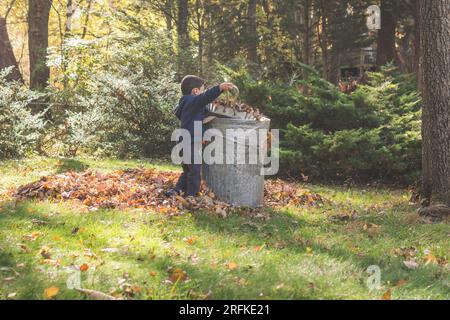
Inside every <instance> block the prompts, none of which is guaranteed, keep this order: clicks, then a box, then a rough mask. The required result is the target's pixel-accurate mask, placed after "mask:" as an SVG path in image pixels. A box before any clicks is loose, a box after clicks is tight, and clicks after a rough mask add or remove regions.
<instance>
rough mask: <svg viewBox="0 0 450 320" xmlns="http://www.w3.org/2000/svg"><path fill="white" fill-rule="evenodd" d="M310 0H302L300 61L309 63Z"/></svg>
mask: <svg viewBox="0 0 450 320" xmlns="http://www.w3.org/2000/svg"><path fill="white" fill-rule="evenodd" d="M310 9H311V0H304V1H303V20H304V21H303V50H302V62H303V63H304V64H308V65H309V64H310V56H311V30H310V28H311V21H310V20H311V19H310V13H311V12H310Z"/></svg>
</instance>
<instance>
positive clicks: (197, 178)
mask: <svg viewBox="0 0 450 320" xmlns="http://www.w3.org/2000/svg"><path fill="white" fill-rule="evenodd" d="M234 87H235V85H234V84H232V83H222V84H221V85H218V86H215V87H213V88H211V89H209V90H206V91H205V81H204V80H203V79H201V78H199V77H197V76H186V77H184V79H183V81H182V82H181V91H182V93H183V97H182V98H181V99H180V102H179V104H178V107H177V108H176V109H175V114H176V116H177V117H178V119H180V121H181V128H182V129H186V130H188V131H189V133H190V135H191V162H190V163H184V164H183V173H182V175H181V177H180V179H179V180H178V183H177V185H176V187H175V189H171V190H169V191H168V192H167V193H166V195H167V196H174V195H178V194H180V193H183V194H184V195H186V196H188V197H189V196H192V197H195V196H197V195H198V193H199V191H200V184H201V171H202V165H201V164H194V161H193V160H194V152H195V151H196V150H195V147H194V141H201V140H202V137H196V136H194V122H196V121H198V122H200V123H203V120H204V119H205V117H206V115H207V109H206V106H207V105H208V104H210V103H211V102H213V101H214V100H216V99H217V98H218V97H219V96H220V95H221V94H222V92H224V91H229V90H232V89H233V88H234ZM202 134H203V132H202Z"/></svg>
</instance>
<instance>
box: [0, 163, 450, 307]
mask: <svg viewBox="0 0 450 320" xmlns="http://www.w3.org/2000/svg"><path fill="white" fill-rule="evenodd" d="M1 165H2V166H1V168H0V190H2V189H3V190H4V189H8V188H12V187H17V186H19V185H22V184H24V183H28V182H31V181H35V180H37V179H39V178H40V177H41V176H43V175H49V174H55V173H61V172H65V171H68V170H85V169H92V170H98V171H111V170H117V169H123V168H136V167H140V166H143V167H146V168H155V167H156V168H158V169H159V170H177V169H178V168H177V167H174V166H171V165H167V164H164V163H163V162H161V161H156V162H155V161H150V160H140V161H131V160H130V161H119V160H95V159H72V160H68V159H44V158H38V159H29V160H21V161H8V162H4V163H1ZM308 187H309V188H310V189H312V190H313V191H315V192H319V193H320V194H322V195H323V196H324V197H326V198H327V199H330V200H332V201H333V204H327V205H325V206H323V207H320V208H309V207H305V208H294V207H292V208H285V209H282V210H281V209H280V210H272V209H266V210H265V211H266V212H265V216H267V217H268V219H263V218H249V217H243V216H236V215H235V216H231V217H229V218H226V219H223V218H220V217H218V216H217V215H211V214H208V213H205V212H192V213H189V214H186V215H183V216H179V217H168V216H164V215H160V214H156V213H153V212H148V211H144V210H127V211H120V210H99V211H97V212H87V211H86V210H83V208H80V207H79V206H77V205H76V204H75V203H71V202H65V203H51V202H42V201H28V202H21V203H14V202H10V201H7V200H4V201H3V202H0V268H1V269H0V299H6V298H7V297H8V295H9V294H12V293H16V295H15V296H14V298H15V299H45V298H46V297H45V295H44V290H45V289H46V288H49V287H52V286H56V287H58V288H59V289H60V291H59V294H58V295H57V296H56V297H55V298H56V299H85V298H86V297H85V296H84V295H83V294H81V293H79V292H77V291H74V290H71V289H69V288H68V287H67V284H66V281H67V279H68V277H69V276H71V275H73V274H74V271H73V268H74V267H78V266H80V265H82V264H87V265H88V266H89V269H88V270H87V271H85V272H82V273H81V285H82V287H83V288H86V289H94V290H98V291H102V292H105V293H110V292H113V291H115V294H117V295H119V294H120V295H123V296H127V294H126V293H125V290H126V288H131V289H129V290H132V291H134V295H133V296H132V297H130V298H133V299H380V298H381V297H382V296H383V294H384V293H385V292H386V291H388V290H389V289H391V290H392V299H449V297H450V273H449V265H448V263H447V264H445V263H441V264H434V263H429V264H428V265H426V256H425V255H426V250H429V251H430V252H431V253H432V255H433V256H435V257H436V258H438V259H439V260H440V261H441V262H442V261H444V260H448V259H449V256H448V255H449V251H450V250H449V248H450V243H449V238H450V237H449V236H450V228H449V226H448V223H441V224H433V225H431V224H423V223H421V222H420V220H419V218H418V216H417V214H416V213H415V209H416V208H415V207H414V206H412V205H410V204H409V203H408V199H409V196H408V194H407V192H406V191H404V190H387V189H379V188H378V189H376V188H367V189H366V190H362V189H361V188H344V187H335V186H315V185H309V186H308ZM0 199H1V198H0ZM349 213H352V214H353V213H354V214H356V215H357V218H356V220H353V221H342V222H340V221H335V220H331V219H329V218H330V216H334V215H340V214H349ZM370 223H372V224H376V225H378V226H379V228H377V229H376V230H375V231H373V232H372V231H371V229H369V230H365V228H364V225H367V224H370ZM37 232H39V236H38V237H37V238H36V239H35V240H34V241H32V240H30V239H27V238H26V237H25V236H27V235H30V234H33V233H37ZM44 246H47V247H49V248H50V250H51V251H50V254H51V258H52V259H55V260H59V266H54V265H48V264H45V263H43V258H42V256H41V255H40V253H39V251H40V249H41V248H42V247H44ZM410 247H413V248H415V249H417V255H416V257H415V259H416V261H417V263H418V264H419V266H418V268H417V269H414V270H411V269H408V268H407V267H406V266H405V265H404V264H403V261H405V260H408V259H407V258H404V257H402V256H401V254H399V251H400V249H401V248H410ZM105 248H114V249H116V250H115V251H113V252H105V251H102V249H105ZM85 250H89V251H85ZM85 252H92V253H93V254H95V256H94V257H90V256H89V255H85V254H84V253H85ZM371 265H377V266H379V267H380V269H381V288H379V289H375V290H369V289H368V287H367V284H366V282H367V279H368V276H369V274H368V273H367V272H366V270H367V268H368V267H369V266H371ZM171 267H173V268H180V269H181V270H183V271H185V272H186V274H187V276H188V279H187V280H186V281H178V282H176V283H171V282H170V281H168V279H169V276H170V275H169V272H168V270H169V269H170V268H171ZM230 267H231V268H230ZM399 281H400V282H401V283H403V285H402V286H397V284H398V283H399ZM123 283H126V285H125V286H122V287H121V285H120V284H123Z"/></svg>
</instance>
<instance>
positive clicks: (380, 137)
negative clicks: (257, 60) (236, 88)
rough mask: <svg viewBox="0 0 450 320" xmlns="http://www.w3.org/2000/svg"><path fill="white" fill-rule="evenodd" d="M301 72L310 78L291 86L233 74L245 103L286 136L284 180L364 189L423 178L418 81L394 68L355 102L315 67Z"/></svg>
mask: <svg viewBox="0 0 450 320" xmlns="http://www.w3.org/2000/svg"><path fill="white" fill-rule="evenodd" d="M225 70H226V69H225ZM301 70H302V71H301V72H298V74H303V75H304V76H303V78H301V79H292V80H291V82H290V83H277V82H276V81H274V80H273V79H264V78H261V79H253V78H252V77H251V76H250V75H248V74H247V73H246V72H245V71H237V72H236V71H235V72H229V73H228V74H229V75H230V76H231V77H232V79H233V81H236V82H237V83H238V84H239V85H240V86H241V87H242V88H243V90H242V98H243V99H244V100H246V101H248V102H249V103H253V104H254V105H258V106H261V107H262V109H263V111H264V112H265V114H266V115H267V116H268V117H270V118H271V119H272V128H277V129H281V132H282V134H281V147H282V148H281V159H280V160H281V165H280V170H281V174H285V175H289V176H300V175H301V174H304V175H307V176H309V177H311V178H313V179H316V180H336V181H343V180H347V179H353V180H355V181H360V182H362V181H370V180H382V181H385V182H400V183H411V182H413V181H415V180H416V179H417V178H418V176H419V173H420V166H421V160H420V159H421V138H420V125H421V122H420V118H421V99H420V96H419V94H418V93H417V92H416V91H415V83H414V81H413V79H412V77H411V76H408V75H401V74H400V73H399V72H398V71H397V70H396V69H395V68H393V67H392V66H389V65H388V66H386V67H384V68H382V70H381V71H380V72H376V73H371V74H370V77H369V78H370V81H369V82H368V83H367V84H366V85H360V86H358V88H357V90H356V91H355V92H353V93H352V94H349V95H348V94H344V93H341V92H340V91H339V90H338V88H336V87H335V86H333V85H332V84H330V83H329V82H327V81H325V80H323V79H322V78H321V77H320V76H319V75H318V74H317V73H316V72H315V71H314V70H312V69H310V68H309V67H307V66H301ZM253 92H257V94H254V93H253ZM254 96H256V97H258V99H255V98H254Z"/></svg>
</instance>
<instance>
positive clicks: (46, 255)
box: [39, 246, 51, 259]
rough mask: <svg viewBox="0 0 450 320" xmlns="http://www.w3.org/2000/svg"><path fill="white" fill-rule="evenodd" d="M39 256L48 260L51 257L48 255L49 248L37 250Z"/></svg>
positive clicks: (44, 247)
mask: <svg viewBox="0 0 450 320" xmlns="http://www.w3.org/2000/svg"><path fill="white" fill-rule="evenodd" d="M39 254H40V255H41V256H42V257H43V258H44V259H50V258H51V255H50V248H49V247H47V246H43V247H42V248H41V250H39Z"/></svg>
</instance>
